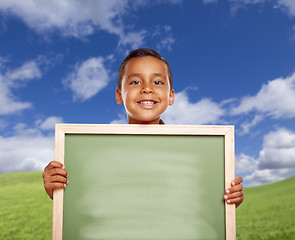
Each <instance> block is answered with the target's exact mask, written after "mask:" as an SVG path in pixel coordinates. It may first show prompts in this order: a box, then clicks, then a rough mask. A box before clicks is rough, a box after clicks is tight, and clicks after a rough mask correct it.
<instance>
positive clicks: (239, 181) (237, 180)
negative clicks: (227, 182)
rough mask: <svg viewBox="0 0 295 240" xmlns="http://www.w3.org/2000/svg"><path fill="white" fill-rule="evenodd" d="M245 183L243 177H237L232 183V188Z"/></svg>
mask: <svg viewBox="0 0 295 240" xmlns="http://www.w3.org/2000/svg"><path fill="white" fill-rule="evenodd" d="M242 182H243V178H241V177H236V178H235V179H234V180H233V181H232V182H231V185H232V186H235V185H238V184H240V183H242Z"/></svg>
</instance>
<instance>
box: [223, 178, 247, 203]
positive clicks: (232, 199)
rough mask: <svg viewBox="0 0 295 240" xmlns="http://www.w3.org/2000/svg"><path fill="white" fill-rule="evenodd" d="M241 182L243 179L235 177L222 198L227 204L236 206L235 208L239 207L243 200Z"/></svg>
mask: <svg viewBox="0 0 295 240" xmlns="http://www.w3.org/2000/svg"><path fill="white" fill-rule="evenodd" d="M242 182H243V178H241V177H236V178H235V179H234V180H233V181H232V182H231V187H230V188H228V189H226V191H225V195H224V196H223V198H224V199H225V200H226V203H228V204H233V203H235V204H236V207H238V206H240V204H241V203H242V202H243V200H244V193H243V186H242V185H241V183H242Z"/></svg>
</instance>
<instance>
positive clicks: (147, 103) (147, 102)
mask: <svg viewBox="0 0 295 240" xmlns="http://www.w3.org/2000/svg"><path fill="white" fill-rule="evenodd" d="M140 103H141V104H145V105H154V104H155V102H153V101H141V102H140Z"/></svg>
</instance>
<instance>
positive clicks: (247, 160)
mask: <svg viewBox="0 0 295 240" xmlns="http://www.w3.org/2000/svg"><path fill="white" fill-rule="evenodd" d="M257 166H258V161H257V160H256V159H255V158H254V157H250V156H248V155H245V154H240V155H238V156H236V172H237V174H238V175H239V174H241V173H245V172H253V171H255V170H256V169H257Z"/></svg>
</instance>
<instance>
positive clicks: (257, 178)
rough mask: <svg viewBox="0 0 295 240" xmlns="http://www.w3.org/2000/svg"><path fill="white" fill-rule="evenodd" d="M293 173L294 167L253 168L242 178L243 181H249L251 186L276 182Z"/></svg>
mask: <svg viewBox="0 0 295 240" xmlns="http://www.w3.org/2000/svg"><path fill="white" fill-rule="evenodd" d="M292 173H293V174H294V169H263V170H255V171H254V172H253V173H252V174H251V175H249V176H246V177H245V178H244V181H245V183H247V182H250V183H251V184H250V185H251V186H255V185H261V184H266V183H271V182H276V181H279V180H282V179H284V178H286V176H290V175H291V174H292Z"/></svg>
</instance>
